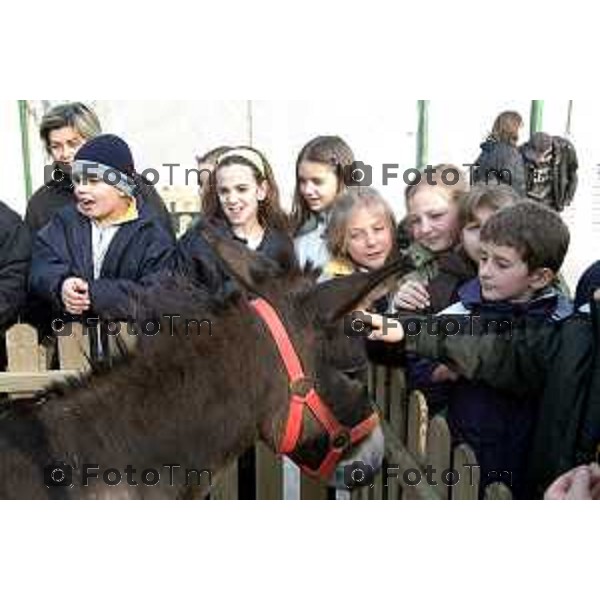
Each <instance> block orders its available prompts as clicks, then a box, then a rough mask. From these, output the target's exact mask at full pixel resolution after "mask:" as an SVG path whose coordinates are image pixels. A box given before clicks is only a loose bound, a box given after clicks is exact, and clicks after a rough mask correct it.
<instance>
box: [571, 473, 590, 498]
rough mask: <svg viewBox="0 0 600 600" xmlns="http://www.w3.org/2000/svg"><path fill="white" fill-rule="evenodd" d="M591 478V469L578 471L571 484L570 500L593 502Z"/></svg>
mask: <svg viewBox="0 0 600 600" xmlns="http://www.w3.org/2000/svg"><path fill="white" fill-rule="evenodd" d="M590 482H591V477H590V469H589V467H581V468H579V469H576V470H575V472H574V475H573V480H572V482H571V487H570V489H569V491H568V493H567V499H568V500H591V499H592V495H591V489H590V488H591V486H590Z"/></svg>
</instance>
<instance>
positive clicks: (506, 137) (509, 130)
mask: <svg viewBox="0 0 600 600" xmlns="http://www.w3.org/2000/svg"><path fill="white" fill-rule="evenodd" d="M522 126H523V117H522V116H521V115H520V114H519V113H518V112H515V111H513V110H507V111H506V112H503V113H500V114H499V115H498V117H497V118H496V122H495V123H494V128H493V129H492V137H493V138H494V139H496V140H498V141H499V142H505V143H506V144H511V145H512V146H516V145H517V143H518V141H519V129H521V127H522Z"/></svg>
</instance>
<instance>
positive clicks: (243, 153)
mask: <svg viewBox="0 0 600 600" xmlns="http://www.w3.org/2000/svg"><path fill="white" fill-rule="evenodd" d="M236 156H237V157H239V158H243V159H244V160H247V161H248V162H249V163H250V164H251V165H252V166H254V167H255V168H256V170H257V171H258V172H259V173H260V174H261V175H262V177H263V179H266V178H267V170H266V168H265V163H264V161H263V159H262V157H261V155H260V154H259V153H258V152H256V151H255V150H251V149H250V148H234V149H233V150H229V151H228V152H225V153H224V154H221V156H219V158H218V160H217V167H218V166H219V165H220V164H221V163H222V162H223V161H224V160H225V159H227V158H233V157H236Z"/></svg>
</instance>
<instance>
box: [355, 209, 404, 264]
mask: <svg viewBox="0 0 600 600" xmlns="http://www.w3.org/2000/svg"><path fill="white" fill-rule="evenodd" d="M393 245H394V232H393V231H392V225H391V223H390V219H389V217H388V216H387V214H386V213H385V211H384V209H383V208H382V207H381V206H373V207H359V208H356V209H355V210H353V211H352V213H351V214H350V218H349V220H348V227H347V232H346V251H347V253H348V255H349V256H350V258H351V259H352V261H353V262H354V263H355V264H356V265H358V266H359V267H364V268H366V269H367V270H369V271H371V270H373V269H379V268H380V267H383V265H384V264H385V262H386V261H387V259H388V257H389V255H390V253H391V252H392V248H393Z"/></svg>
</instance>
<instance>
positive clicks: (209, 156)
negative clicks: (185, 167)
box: [196, 146, 233, 166]
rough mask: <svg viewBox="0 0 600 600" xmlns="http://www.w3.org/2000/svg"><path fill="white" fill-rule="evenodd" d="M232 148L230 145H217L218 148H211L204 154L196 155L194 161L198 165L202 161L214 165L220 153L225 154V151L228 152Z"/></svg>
mask: <svg viewBox="0 0 600 600" xmlns="http://www.w3.org/2000/svg"><path fill="white" fill-rule="evenodd" d="M232 149H233V148H232V147H231V146H219V147H218V148H213V149H212V150H209V151H208V152H207V153H206V154H202V155H196V162H197V163H198V164H199V165H201V164H202V163H208V164H211V165H215V166H216V164H217V161H218V160H219V156H221V154H225V152H229V151H230V150H232Z"/></svg>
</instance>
